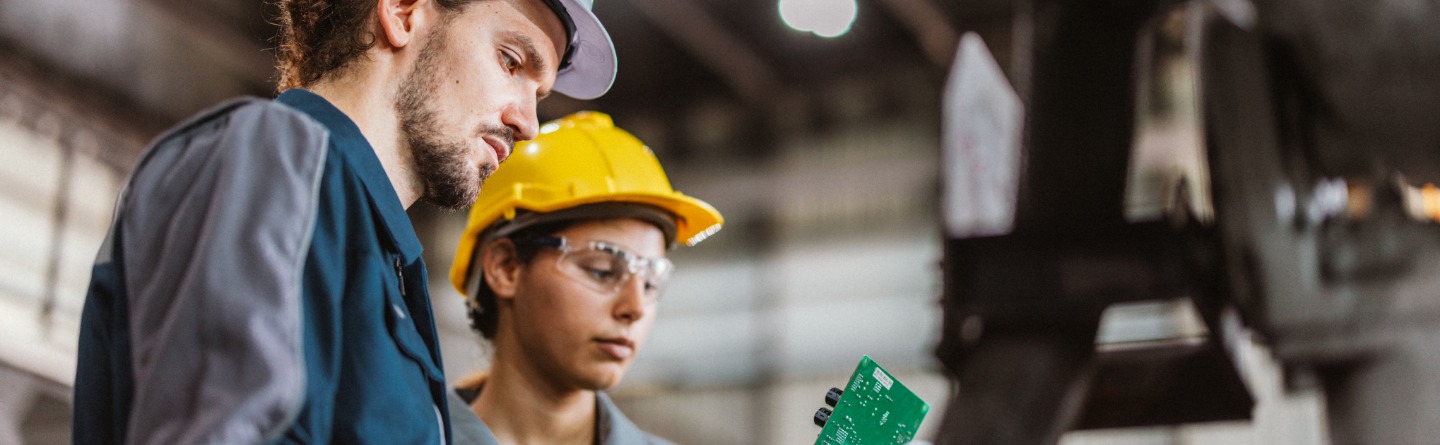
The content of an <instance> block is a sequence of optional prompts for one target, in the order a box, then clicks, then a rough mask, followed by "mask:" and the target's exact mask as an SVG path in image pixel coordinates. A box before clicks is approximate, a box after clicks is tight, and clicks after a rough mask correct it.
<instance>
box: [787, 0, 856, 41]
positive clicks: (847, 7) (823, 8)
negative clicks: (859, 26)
mask: <svg viewBox="0 0 1440 445" xmlns="http://www.w3.org/2000/svg"><path fill="white" fill-rule="evenodd" d="M857 10H858V7H857V6H856V5H855V0H780V19H781V20H784V21H785V24H786V25H788V26H790V27H791V28H794V29H795V30H797V31H808V32H811V33H814V34H815V35H817V36H820V37H839V36H841V35H843V34H845V33H846V32H849V31H850V25H852V24H854V23H855V13H856V11H857Z"/></svg>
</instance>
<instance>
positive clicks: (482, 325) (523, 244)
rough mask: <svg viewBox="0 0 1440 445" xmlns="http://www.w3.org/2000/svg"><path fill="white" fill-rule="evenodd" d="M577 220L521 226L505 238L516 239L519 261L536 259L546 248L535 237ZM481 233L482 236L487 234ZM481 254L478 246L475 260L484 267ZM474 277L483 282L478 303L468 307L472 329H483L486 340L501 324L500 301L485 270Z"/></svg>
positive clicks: (524, 262) (552, 231)
mask: <svg viewBox="0 0 1440 445" xmlns="http://www.w3.org/2000/svg"><path fill="white" fill-rule="evenodd" d="M575 223H576V220H573V219H572V220H565V221H551V222H546V223H539V224H535V225H533V226H530V227H526V228H523V229H520V230H518V231H516V232H515V233H511V234H510V235H507V236H505V238H509V239H510V241H512V242H514V243H515V259H516V260H518V261H520V264H525V265H528V264H530V262H531V261H533V260H534V259H535V256H536V255H539V254H540V249H542V248H543V247H541V245H540V244H539V243H535V242H534V241H535V240H538V239H540V238H545V237H550V236H554V235H555V234H556V233H560V231H562V230H565V229H567V228H569V227H570V226H572V225H574V224H575ZM481 236H482V239H483V236H484V234H482V235H481ZM492 242H493V241H492ZM484 244H489V243H484ZM484 244H482V246H481V248H483V247H484ZM481 255H482V253H481V252H480V251H478V250H477V251H476V252H475V259H474V260H473V261H474V263H475V267H477V268H481V267H484V264H482V263H481V262H482V261H483V258H481ZM475 279H477V280H481V281H480V285H479V286H476V288H475V298H474V299H473V300H474V301H475V303H474V304H471V305H470V308H469V315H470V329H473V330H475V332H478V333H480V336H481V337H484V338H485V339H486V340H490V339H493V338H495V330H496V329H497V328H498V327H499V326H498V325H499V323H500V310H499V309H500V308H499V307H498V306H499V304H500V303H499V301H497V300H496V298H495V291H493V290H491V289H490V285H489V284H486V283H485V281H484V280H485V277H484V276H483V275H482V274H477V275H476V276H475Z"/></svg>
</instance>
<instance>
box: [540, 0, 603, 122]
mask: <svg viewBox="0 0 1440 445" xmlns="http://www.w3.org/2000/svg"><path fill="white" fill-rule="evenodd" d="M540 1H541V2H542V3H545V6H548V7H550V10H552V11H555V15H556V16H559V17H560V22H561V23H563V24H564V25H565V34H566V38H567V40H568V41H569V44H568V45H566V48H565V54H563V55H561V56H560V69H559V71H557V72H556V75H555V87H554V90H555V91H556V92H559V93H560V94H564V95H566V96H570V97H573V98H576V99H581V100H588V99H594V98H597V97H600V96H601V95H604V94H605V92H606V91H609V90H610V86H611V85H613V84H614V83H615V72H616V66H617V65H618V62H617V60H616V57H615V44H614V43H613V42H611V41H610V33H608V32H606V31H605V27H604V26H603V25H601V24H600V19H599V18H596V17H595V13H594V12H593V9H594V6H595V0H540Z"/></svg>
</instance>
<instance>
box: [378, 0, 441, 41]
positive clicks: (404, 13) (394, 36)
mask: <svg viewBox="0 0 1440 445" xmlns="http://www.w3.org/2000/svg"><path fill="white" fill-rule="evenodd" d="M426 3H429V1H428V0H377V4H376V5H375V12H376V15H378V16H379V18H380V23H379V28H378V29H376V31H377V32H376V33H375V37H376V38H377V39H383V40H384V41H385V42H386V43H389V44H390V46H391V47H395V48H403V47H405V45H409V44H410V42H412V41H414V40H415V28H416V24H417V21H419V20H417V18H418V14H416V13H415V12H416V11H417V10H418V9H420V6H421V5H423V4H426Z"/></svg>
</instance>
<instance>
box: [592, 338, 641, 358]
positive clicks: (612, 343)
mask: <svg viewBox="0 0 1440 445" xmlns="http://www.w3.org/2000/svg"><path fill="white" fill-rule="evenodd" d="M595 342H596V343H598V344H599V345H600V350H601V351H605V353H606V354H609V355H610V356H611V357H614V358H615V359H616V360H628V359H630V357H633V356H634V355H635V342H633V341H630V339H627V338H623V337H620V338H601V339H596V340H595Z"/></svg>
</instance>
